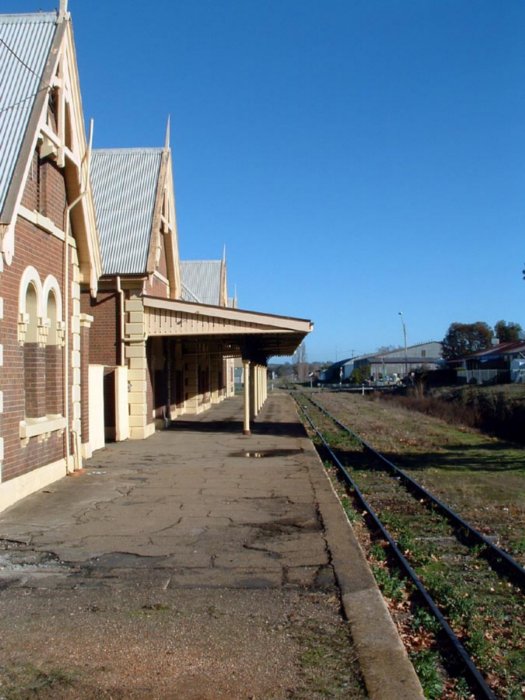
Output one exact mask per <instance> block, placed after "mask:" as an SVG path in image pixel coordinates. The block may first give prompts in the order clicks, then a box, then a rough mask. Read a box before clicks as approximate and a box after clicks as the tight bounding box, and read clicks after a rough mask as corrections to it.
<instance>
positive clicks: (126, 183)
mask: <svg viewBox="0 0 525 700" xmlns="http://www.w3.org/2000/svg"><path fill="white" fill-rule="evenodd" d="M164 153H165V150H164V149H162V148H130V149H94V150H93V154H92V161H91V183H92V186H93V194H94V198H95V211H96V216H97V224H98V230H99V235H100V247H101V253H102V270H103V274H105V275H113V274H123V275H125V274H140V273H145V272H146V271H147V263H148V255H149V251H150V242H151V233H152V227H153V219H154V214H155V203H156V201H157V190H158V186H159V174H160V169H161V164H162V158H163V154H164Z"/></svg>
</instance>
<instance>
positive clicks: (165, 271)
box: [158, 233, 168, 277]
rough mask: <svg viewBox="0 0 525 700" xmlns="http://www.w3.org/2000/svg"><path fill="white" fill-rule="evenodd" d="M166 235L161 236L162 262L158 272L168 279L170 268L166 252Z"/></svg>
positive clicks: (160, 261)
mask: <svg viewBox="0 0 525 700" xmlns="http://www.w3.org/2000/svg"><path fill="white" fill-rule="evenodd" d="M164 241H165V238H164V234H163V233H161V234H160V260H159V267H158V270H159V272H160V274H161V275H164V277H168V268H167V266H166V250H165V248H164Z"/></svg>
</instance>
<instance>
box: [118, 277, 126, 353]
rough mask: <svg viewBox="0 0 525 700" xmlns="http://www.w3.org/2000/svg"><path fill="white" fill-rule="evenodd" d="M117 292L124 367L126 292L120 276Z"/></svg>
mask: <svg viewBox="0 0 525 700" xmlns="http://www.w3.org/2000/svg"><path fill="white" fill-rule="evenodd" d="M117 292H118V293H119V297H120V309H119V319H120V355H119V359H120V364H121V366H124V360H125V357H124V290H123V289H122V286H121V284H120V275H117Z"/></svg>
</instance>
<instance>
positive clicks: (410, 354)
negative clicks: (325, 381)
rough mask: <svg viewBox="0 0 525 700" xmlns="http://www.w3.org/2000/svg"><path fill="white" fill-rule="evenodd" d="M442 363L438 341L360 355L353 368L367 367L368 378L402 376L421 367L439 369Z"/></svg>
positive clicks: (374, 379) (355, 359) (376, 379)
mask: <svg viewBox="0 0 525 700" xmlns="http://www.w3.org/2000/svg"><path fill="white" fill-rule="evenodd" d="M442 364H443V358H442V346H441V343H440V342H439V341H435V340H432V341H430V342H428V343H418V344H417V345H409V346H408V347H407V348H406V351H405V348H398V349H397V350H390V351H388V352H380V353H374V354H373V355H362V356H361V357H356V358H354V362H353V365H354V368H355V369H359V368H362V367H367V368H369V374H370V379H371V380H372V381H379V380H381V379H387V378H402V377H405V376H406V375H408V374H410V373H411V372H415V371H416V370H421V369H430V370H434V369H439V367H441V366H442Z"/></svg>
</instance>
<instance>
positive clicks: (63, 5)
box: [58, 0, 67, 19]
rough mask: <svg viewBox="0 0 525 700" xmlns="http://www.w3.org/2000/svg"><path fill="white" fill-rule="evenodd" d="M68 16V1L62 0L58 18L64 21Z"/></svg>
mask: <svg viewBox="0 0 525 700" xmlns="http://www.w3.org/2000/svg"><path fill="white" fill-rule="evenodd" d="M66 16H67V0H60V6H59V10H58V18H59V19H64V18H65V17H66Z"/></svg>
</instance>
